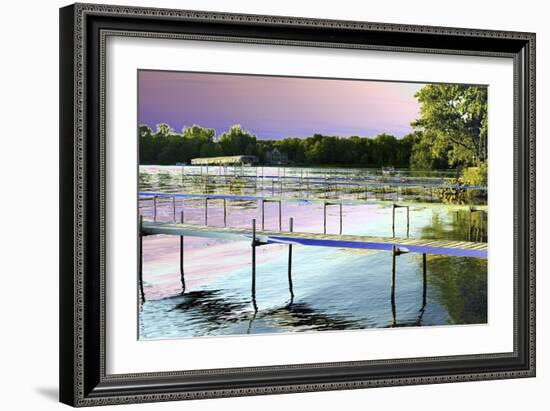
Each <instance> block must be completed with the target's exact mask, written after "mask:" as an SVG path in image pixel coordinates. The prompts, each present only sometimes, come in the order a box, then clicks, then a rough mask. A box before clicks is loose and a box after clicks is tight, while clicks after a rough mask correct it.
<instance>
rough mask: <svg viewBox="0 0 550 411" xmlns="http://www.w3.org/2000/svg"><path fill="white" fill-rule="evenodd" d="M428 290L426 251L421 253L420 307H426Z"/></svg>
mask: <svg viewBox="0 0 550 411" xmlns="http://www.w3.org/2000/svg"><path fill="white" fill-rule="evenodd" d="M427 290H428V276H427V271H426V253H423V254H422V309H424V307H426V294H427Z"/></svg>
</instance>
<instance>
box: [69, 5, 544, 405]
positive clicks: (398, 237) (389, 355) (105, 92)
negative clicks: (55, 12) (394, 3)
mask: <svg viewBox="0 0 550 411" xmlns="http://www.w3.org/2000/svg"><path fill="white" fill-rule="evenodd" d="M60 21H61V26H60V84H61V90H60V96H61V106H60V122H61V132H60V150H61V154H60V158H61V175H60V186H61V198H60V203H61V228H60V232H61V258H60V261H61V269H60V399H61V401H62V402H64V403H67V404H70V405H74V406H89V405H101V404H119V403H133V402H148V401H168V400H181V399H195V398H214V397H227V396H243V395H255V394H275V393H290V392H299V391H321V390H335V389H353V388H367V387H379V386H390V385H408V384H430V383H441V382H453V381H473V380H486V379H501V378H520V377H531V376H534V375H535V171H534V170H535V164H534V162H535V92H534V85H535V35H534V34H533V33H518V32H504V31H489V30H482V29H479V30H474V29H459V28H446V27H425V26H410V25H396V24H384V23H368V22H352V21H334V20H316V19H307V18H293V17H278V16H260V15H239V14H227V13H214V12H199V11H184V10H166V9H149V8H136V7H124V6H106V5H90V4H75V5H71V6H67V7H65V8H62V9H61V10H60Z"/></svg>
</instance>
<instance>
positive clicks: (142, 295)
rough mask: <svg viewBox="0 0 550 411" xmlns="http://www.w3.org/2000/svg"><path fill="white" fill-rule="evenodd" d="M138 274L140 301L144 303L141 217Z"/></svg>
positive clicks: (140, 220)
mask: <svg viewBox="0 0 550 411" xmlns="http://www.w3.org/2000/svg"><path fill="white" fill-rule="evenodd" d="M138 243H139V244H138V253H139V261H138V274H139V291H140V292H141V301H142V302H145V292H144V291H143V216H142V215H140V216H139V242H138Z"/></svg>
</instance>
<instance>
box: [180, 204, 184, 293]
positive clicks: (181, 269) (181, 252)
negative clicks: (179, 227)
mask: <svg viewBox="0 0 550 411" xmlns="http://www.w3.org/2000/svg"><path fill="white" fill-rule="evenodd" d="M180 223H181V224H183V210H182V211H181V214H180ZM180 280H181V293H182V294H183V293H184V292H185V273H184V265H183V236H182V235H180Z"/></svg>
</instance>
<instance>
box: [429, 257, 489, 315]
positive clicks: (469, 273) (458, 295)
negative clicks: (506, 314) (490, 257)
mask: <svg viewBox="0 0 550 411" xmlns="http://www.w3.org/2000/svg"><path fill="white" fill-rule="evenodd" d="M420 264H422V263H420ZM427 267H428V270H427V271H428V284H430V286H431V287H432V288H433V289H435V290H436V292H437V300H438V302H439V303H440V304H442V305H444V306H445V308H446V309H447V312H448V314H449V316H450V318H451V322H452V323H453V324H482V323H486V322H487V260H486V259H484V258H467V257H447V256H438V255H429V256H428V262H427ZM420 269H421V268H420Z"/></svg>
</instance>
